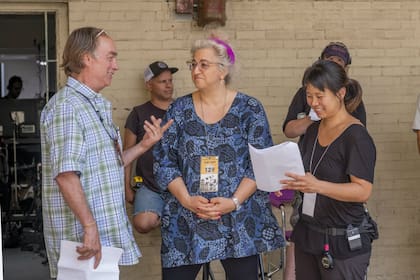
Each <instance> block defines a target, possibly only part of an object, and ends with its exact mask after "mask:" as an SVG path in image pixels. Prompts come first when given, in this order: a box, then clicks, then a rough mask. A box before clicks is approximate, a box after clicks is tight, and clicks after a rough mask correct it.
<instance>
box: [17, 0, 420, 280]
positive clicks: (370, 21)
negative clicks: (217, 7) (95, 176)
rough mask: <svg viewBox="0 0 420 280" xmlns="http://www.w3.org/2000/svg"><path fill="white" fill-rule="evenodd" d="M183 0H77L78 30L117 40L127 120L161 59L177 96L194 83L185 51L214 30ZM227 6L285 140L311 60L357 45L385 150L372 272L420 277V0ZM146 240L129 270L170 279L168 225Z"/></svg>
mask: <svg viewBox="0 0 420 280" xmlns="http://www.w3.org/2000/svg"><path fill="white" fill-rule="evenodd" d="M174 1H175V0H167V1H163V0H69V1H68V25H69V29H70V30H72V29H74V28H77V27H80V26H85V25H94V26H98V27H103V28H105V29H106V30H107V32H108V33H109V34H110V35H111V36H112V37H113V38H114V39H115V40H116V43H117V47H118V50H119V56H118V58H119V66H120V70H119V72H118V73H117V74H116V75H115V78H114V81H113V85H112V86H111V87H110V88H108V89H106V90H104V92H103V93H104V95H106V96H107V97H108V98H109V99H110V100H111V101H112V102H113V105H114V108H115V110H114V118H115V121H116V122H117V123H118V124H119V125H120V126H123V124H124V121H125V118H126V116H127V115H128V112H129V110H130V109H131V107H132V106H133V104H139V103H140V102H143V101H144V100H146V99H147V98H148V96H147V94H146V93H145V90H144V86H143V83H142V79H141V77H142V72H143V69H144V68H145V66H146V65H147V64H148V63H150V62H151V61H153V60H157V59H164V60H166V61H167V62H168V63H169V64H170V65H176V66H178V67H179V68H180V71H179V72H178V73H177V74H175V76H174V77H175V85H176V95H177V96H181V95H184V94H185V93H188V92H190V91H191V90H192V89H193V86H192V83H191V80H190V76H189V71H188V69H187V67H186V65H185V61H186V60H187V59H189V57H190V54H189V46H190V45H191V42H192V41H193V40H195V39H196V38H202V37H205V36H206V35H207V31H206V30H204V29H203V28H200V27H197V26H196V24H195V22H194V21H192V20H191V16H189V15H177V14H175V12H174ZM19 2H21V4H20V5H29V4H25V2H24V1H19ZM29 2H37V1H29ZM44 2H46V3H47V4H48V3H53V2H55V1H52V0H49V1H44ZM60 2H63V1H60ZM31 5H32V4H31ZM226 7H227V18H228V19H227V22H226V26H225V27H222V28H220V30H221V31H223V32H224V33H225V34H227V35H228V36H229V38H230V41H231V43H232V45H233V46H234V48H235V50H236V52H237V56H238V62H239V63H238V64H239V66H240V67H239V68H240V69H239V71H238V77H237V79H236V81H235V83H234V87H235V88H236V89H238V90H241V91H244V92H246V93H248V94H250V95H253V96H255V97H257V98H259V99H260V100H261V101H262V102H263V104H264V106H265V108H266V110H267V113H268V116H269V120H270V123H271V129H272V134H273V137H274V139H275V142H277V143H278V142H281V141H284V140H286V139H285V137H284V136H283V134H282V131H281V124H282V122H283V119H284V116H285V114H286V110H287V106H288V103H289V102H290V99H291V97H292V95H293V94H294V93H295V91H296V89H297V88H298V86H299V82H300V80H301V77H302V74H303V71H304V69H305V67H306V66H308V65H309V64H310V63H312V62H313V61H314V60H315V59H316V58H317V57H318V56H319V54H320V51H321V50H322V48H323V47H324V46H325V45H326V43H328V42H330V41H335V40H340V41H344V42H345V43H346V44H347V45H348V46H349V48H350V51H351V53H352V56H353V65H352V66H351V69H350V75H351V76H352V77H353V78H356V79H358V80H359V81H360V82H361V84H362V86H363V89H364V101H365V104H366V108H367V113H368V129H369V131H370V133H371V135H372V136H373V138H374V140H375V143H376V147H377V152H378V156H377V167H376V176H375V177H376V178H375V185H374V191H373V194H372V197H371V199H370V202H369V206H370V209H371V212H372V214H373V216H374V217H375V219H376V220H377V222H378V224H379V227H380V239H379V240H378V241H376V242H375V243H374V249H373V257H372V260H371V266H370V271H369V279H396V280H397V279H420V266H419V265H418V264H419V261H418V259H419V255H420V241H419V240H420V218H419V215H420V206H419V203H418V201H419V198H420V192H419V191H418V188H417V186H418V181H419V179H420V172H419V169H420V157H419V155H418V154H417V152H416V144H415V135H414V134H413V133H412V132H411V129H410V126H411V122H412V118H413V114H414V111H415V100H416V95H417V94H418V93H420V91H419V85H420V55H419V54H420V2H418V1H351V0H347V1H309V0H308V1H306V0H298V1H282V0H229V1H227V6H226ZM61 20H63V19H61ZM60 45H61V46H62V43H61V44H60ZM60 51H61V50H60ZM129 211H130V209H129ZM137 240H138V243H139V245H140V246H141V248H142V252H143V258H142V259H141V262H140V264H139V265H137V266H133V267H130V268H125V269H123V270H122V272H121V275H122V277H121V278H122V279H160V261H159V251H160V248H159V244H160V238H159V231H158V230H156V231H155V232H153V233H151V234H148V235H137ZM216 270H217V271H218V269H216ZM221 275H222V274H218V275H217V276H218V277H221ZM218 279H219V278H218Z"/></svg>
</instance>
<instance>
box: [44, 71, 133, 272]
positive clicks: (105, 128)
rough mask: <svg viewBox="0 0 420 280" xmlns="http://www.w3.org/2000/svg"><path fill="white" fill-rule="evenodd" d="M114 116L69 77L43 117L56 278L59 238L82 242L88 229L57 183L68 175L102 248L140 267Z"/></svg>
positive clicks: (47, 220) (49, 239)
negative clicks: (87, 209) (75, 177)
mask: <svg viewBox="0 0 420 280" xmlns="http://www.w3.org/2000/svg"><path fill="white" fill-rule="evenodd" d="M111 112H112V107H111V103H110V102H109V101H107V100H106V99H105V98H104V97H102V95H101V94H99V93H95V92H94V91H92V90H91V89H90V88H88V87H87V86H85V85H84V84H82V83H80V82H78V81H77V80H75V79H73V78H71V77H70V78H69V79H68V81H67V84H66V86H65V87H64V88H62V89H61V90H60V91H59V92H57V93H56V94H55V95H54V96H53V97H52V98H51V100H50V101H49V102H48V103H47V104H46V105H45V107H44V109H43V111H42V113H41V121H40V127H41V150H42V213H43V226H44V237H45V244H46V249H47V254H48V260H49V265H50V272H51V276H52V277H55V276H56V273H57V261H58V257H59V250H60V240H70V241H78V242H81V241H82V239H83V227H82V225H81V224H80V223H79V221H78V220H77V219H76V217H75V216H74V214H73V212H72V210H71V209H70V208H69V207H68V206H67V204H66V202H65V201H64V199H63V197H62V195H61V193H60V190H59V188H58V185H57V183H56V181H55V178H56V177H57V175H58V174H60V173H63V172H69V171H73V172H76V174H78V175H79V178H80V182H81V185H82V189H83V192H84V194H85V197H86V201H87V203H88V205H89V207H90V209H91V212H92V214H93V216H94V218H95V220H96V223H97V226H98V230H99V236H100V241H101V245H102V246H114V247H119V248H122V249H123V250H124V252H123V255H122V257H121V259H120V264H126V265H127V264H135V263H137V262H138V258H139V257H140V256H141V255H140V251H139V249H138V247H137V244H136V241H135V239H134V236H133V233H132V228H131V224H130V221H129V220H128V217H127V214H126V211H125V209H126V208H125V198H124V170H123V167H122V165H121V164H120V160H119V158H118V154H117V152H116V149H115V147H114V139H117V140H118V142H119V143H120V145H121V138H120V136H119V134H118V133H117V130H116V127H115V126H114V124H113V122H112V115H111Z"/></svg>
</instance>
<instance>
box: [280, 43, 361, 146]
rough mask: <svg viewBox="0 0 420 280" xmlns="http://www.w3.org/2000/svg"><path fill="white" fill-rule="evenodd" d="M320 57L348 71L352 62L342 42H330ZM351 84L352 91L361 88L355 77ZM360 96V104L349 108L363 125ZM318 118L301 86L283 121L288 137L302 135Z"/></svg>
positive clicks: (284, 130)
mask: <svg viewBox="0 0 420 280" xmlns="http://www.w3.org/2000/svg"><path fill="white" fill-rule="evenodd" d="M319 59H321V60H330V61H334V62H335V63H337V64H339V65H340V66H342V67H343V68H344V69H345V70H346V71H347V70H348V68H349V65H350V64H351V56H350V53H349V51H348V49H347V47H346V46H345V45H344V44H343V43H341V42H331V43H329V44H328V45H327V46H326V47H325V48H324V50H323V51H322V53H321V56H320V58H319ZM350 85H351V87H350V88H349V90H350V91H357V90H361V86H360V84H359V82H357V81H356V80H354V79H350ZM358 98H360V101H359V102H360V103H359V105H358V106H350V107H349V108H348V110H349V113H351V114H352V115H353V116H354V117H356V118H357V119H359V120H360V121H361V122H362V123H363V125H364V126H366V110H365V106H364V104H363V101H361V98H362V97H361V95H360V97H358ZM318 120H319V118H318V117H317V116H316V114H315V113H314V112H313V111H311V108H310V106H309V105H308V103H307V102H306V91H305V87H301V88H299V90H298V91H297V92H296V94H295V96H294V97H293V99H292V102H291V103H290V105H289V110H288V113H287V116H286V119H285V120H284V123H283V132H284V134H285V135H286V136H287V137H288V138H295V137H302V136H303V135H304V134H305V131H306V129H307V128H308V127H309V125H311V124H312V123H313V122H314V121H318Z"/></svg>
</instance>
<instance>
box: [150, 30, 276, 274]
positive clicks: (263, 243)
mask: <svg viewBox="0 0 420 280" xmlns="http://www.w3.org/2000/svg"><path fill="white" fill-rule="evenodd" d="M191 53H192V60H191V61H189V62H188V64H189V66H190V70H191V77H192V80H193V82H194V84H195V86H196V91H194V92H193V93H192V94H188V95H186V96H183V97H180V98H178V99H177V100H176V101H175V102H174V103H173V104H172V105H171V106H170V107H169V109H168V112H167V114H166V116H165V118H166V120H169V119H173V120H174V124H173V125H172V126H171V127H170V128H169V130H168V131H167V132H166V134H165V136H164V138H162V140H161V142H159V143H158V145H156V146H155V149H154V156H155V163H154V173H155V177H156V180H157V183H158V184H159V186H160V187H161V189H162V190H163V191H164V192H163V197H164V200H165V207H164V210H163V213H162V228H161V230H162V249H161V253H162V256H161V257H162V266H163V272H162V274H163V279H195V277H196V275H197V274H198V272H199V270H200V268H201V266H202V264H204V263H207V262H209V261H212V260H221V263H222V265H223V267H224V269H225V272H226V275H227V277H228V278H229V279H230V280H235V279H241V280H244V279H250V280H251V279H252V280H255V279H258V266H257V263H258V254H259V253H261V252H266V251H270V250H274V249H277V248H279V247H281V246H283V245H284V239H283V236H282V234H281V231H280V229H279V226H278V223H277V220H276V218H275V217H274V215H273V213H272V211H271V208H270V203H269V200H268V193H266V192H262V191H259V190H257V187H256V182H255V178H254V173H253V170H252V165H251V161H250V157H249V150H248V144H252V145H253V146H255V147H257V148H266V147H270V146H272V145H273V142H272V138H271V135H270V128H269V124H268V121H267V117H266V114H265V112H264V108H263V106H262V105H261V103H260V102H259V101H258V100H256V99H255V98H253V97H250V96H248V95H246V94H243V93H240V92H236V91H234V90H231V89H228V88H227V84H228V83H229V81H230V78H231V71H232V67H233V65H234V63H235V54H234V52H233V50H232V48H231V47H230V46H229V45H228V44H227V43H226V42H225V41H222V40H220V39H218V38H210V39H206V40H198V41H196V42H195V43H194V45H193V47H192V50H191Z"/></svg>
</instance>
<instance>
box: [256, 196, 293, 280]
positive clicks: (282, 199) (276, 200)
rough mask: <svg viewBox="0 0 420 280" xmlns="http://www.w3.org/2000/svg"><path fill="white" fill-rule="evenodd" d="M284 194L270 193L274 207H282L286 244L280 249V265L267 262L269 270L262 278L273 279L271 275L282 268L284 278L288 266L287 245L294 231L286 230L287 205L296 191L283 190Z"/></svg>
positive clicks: (281, 215)
mask: <svg viewBox="0 0 420 280" xmlns="http://www.w3.org/2000/svg"><path fill="white" fill-rule="evenodd" d="M281 192H282V194H283V195H282V196H279V197H278V196H276V195H275V193H270V196H269V198H270V203H271V205H272V207H275V208H279V209H280V219H281V228H282V232H283V236H284V238H285V239H286V246H284V247H283V248H281V250H280V260H279V263H278V265H275V264H272V263H271V262H268V264H267V271H266V272H264V273H261V279H262V280H263V279H264V276H265V279H267V280H271V277H272V276H273V275H274V274H275V273H277V272H279V271H280V270H282V271H283V278H282V279H284V269H285V268H286V249H287V248H286V247H287V244H288V240H290V235H291V233H292V231H288V230H286V224H287V222H286V210H285V205H287V204H289V205H291V204H292V203H293V201H294V200H295V192H294V191H293V190H282V191H281ZM260 260H261V262H262V256H261V255H260ZM260 269H264V266H263V265H260Z"/></svg>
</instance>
